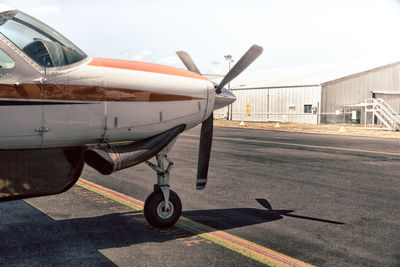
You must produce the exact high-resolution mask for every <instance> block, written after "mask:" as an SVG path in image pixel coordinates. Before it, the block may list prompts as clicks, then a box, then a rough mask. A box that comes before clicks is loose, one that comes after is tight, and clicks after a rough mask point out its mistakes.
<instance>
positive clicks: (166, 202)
mask: <svg viewBox="0 0 400 267" xmlns="http://www.w3.org/2000/svg"><path fill="white" fill-rule="evenodd" d="M156 160H157V165H155V164H153V163H151V162H149V161H146V163H147V165H149V166H150V168H152V169H153V170H155V171H156V172H157V184H155V185H154V191H153V193H151V194H150V195H149V196H148V197H147V199H146V201H145V203H144V217H145V218H146V220H147V222H148V223H149V224H150V225H152V226H153V227H156V228H166V227H171V226H173V225H174V224H175V223H176V221H177V220H178V219H179V217H180V216H181V213H182V202H181V200H180V199H179V197H178V195H177V194H176V193H175V192H174V191H172V190H170V189H169V172H170V170H171V168H172V165H173V163H172V161H171V160H170V159H169V158H168V157H167V155H166V154H165V153H163V152H160V153H158V154H157V155H156ZM164 160H165V161H166V162H167V163H168V166H167V168H164Z"/></svg>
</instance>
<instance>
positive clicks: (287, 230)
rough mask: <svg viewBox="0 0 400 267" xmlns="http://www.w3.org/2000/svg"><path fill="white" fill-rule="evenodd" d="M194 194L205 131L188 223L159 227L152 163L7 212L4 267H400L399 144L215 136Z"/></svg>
mask: <svg viewBox="0 0 400 267" xmlns="http://www.w3.org/2000/svg"><path fill="white" fill-rule="evenodd" d="M214 131H215V133H214V136H215V138H214V143H213V151H212V154H211V164H210V173H209V182H208V184H207V187H206V189H205V190H203V191H196V190H195V177H196V168H197V151H198V139H199V137H198V134H199V127H197V128H195V129H192V130H190V131H189V132H185V133H184V134H183V135H181V137H180V138H179V139H178V141H177V143H176V145H175V147H174V149H173V151H172V152H171V153H170V154H169V157H170V158H171V159H172V160H173V161H174V163H175V164H174V167H173V169H172V171H171V181H170V184H171V188H172V189H173V190H174V191H175V192H177V193H178V194H179V196H180V198H181V200H182V203H183V214H182V216H183V218H182V220H180V221H179V222H178V224H177V227H174V228H171V229H168V230H156V229H153V228H151V227H150V226H149V225H148V224H147V223H146V222H145V220H144V217H143V213H142V212H141V211H140V205H142V201H144V200H145V199H146V197H147V195H148V194H150V193H151V191H152V187H153V184H154V183H155V182H156V175H155V173H154V171H152V170H151V169H150V168H149V167H147V166H146V165H144V164H141V165H138V166H135V167H133V168H130V169H127V170H123V171H120V172H117V173H115V174H113V175H110V176H102V175H100V174H98V173H97V172H96V171H94V170H93V169H91V168H89V167H85V170H84V172H83V174H82V178H83V180H81V181H80V182H79V184H77V185H76V186H74V187H73V188H72V189H71V190H69V191H68V192H66V193H63V194H61V195H56V196H51V197H44V198H36V199H30V200H26V201H14V202H5V203H0V216H1V221H0V265H15V266H20V265H30V266H39V265H40V266H43V265H64V266H66V265H68V266H71V265H104V266H115V265H119V266H150V265H151V266H154V265H161V264H162V265H165V266H177V265H182V266H204V265H218V266H220V265H229V266H244V265H247V266H249V265H250V266H258V265H260V266H261V265H263V264H265V263H267V264H268V263H269V264H271V263H279V264H281V265H285V264H287V265H292V266H303V265H305V264H306V263H307V264H312V265H316V266H399V265H400V212H399V211H400V178H399V177H400V176H399V174H400V142H399V141H398V140H394V139H384V140H383V139H378V138H365V137H349V136H339V135H320V134H303V133H289V132H279V131H262V130H250V129H237V128H222V127H216V128H214Z"/></svg>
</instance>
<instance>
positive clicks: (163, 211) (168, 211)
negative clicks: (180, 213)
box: [157, 201, 174, 219]
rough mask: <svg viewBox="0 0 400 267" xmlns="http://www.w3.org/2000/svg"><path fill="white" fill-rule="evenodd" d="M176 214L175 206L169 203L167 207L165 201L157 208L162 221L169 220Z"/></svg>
mask: <svg viewBox="0 0 400 267" xmlns="http://www.w3.org/2000/svg"><path fill="white" fill-rule="evenodd" d="M173 213H174V205H172V203H171V202H168V207H166V206H165V201H162V202H161V203H160V204H159V205H158V207H157V214H158V216H160V217H161V218H162V219H168V218H169V217H171V216H172V214H173Z"/></svg>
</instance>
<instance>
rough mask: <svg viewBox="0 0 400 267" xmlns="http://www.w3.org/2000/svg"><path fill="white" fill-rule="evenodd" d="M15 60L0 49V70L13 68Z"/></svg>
mask: <svg viewBox="0 0 400 267" xmlns="http://www.w3.org/2000/svg"><path fill="white" fill-rule="evenodd" d="M14 65H15V62H14V60H13V59H12V58H10V56H9V55H7V54H6V53H5V52H4V51H3V50H1V49H0V70H2V69H12V68H14Z"/></svg>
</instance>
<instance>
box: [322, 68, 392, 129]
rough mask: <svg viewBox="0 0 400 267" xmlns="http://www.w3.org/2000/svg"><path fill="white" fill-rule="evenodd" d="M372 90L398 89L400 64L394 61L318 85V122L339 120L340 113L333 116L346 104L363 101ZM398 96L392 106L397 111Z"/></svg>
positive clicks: (341, 116)
mask: <svg viewBox="0 0 400 267" xmlns="http://www.w3.org/2000/svg"><path fill="white" fill-rule="evenodd" d="M372 91H400V63H399V62H397V63H394V64H390V65H386V66H382V67H379V68H376V69H373V70H369V71H366V72H363V73H360V74H355V75H352V76H349V77H345V78H342V79H338V80H335V81H332V82H328V83H325V84H322V86H321V113H322V114H321V122H322V123H341V122H342V121H343V115H336V111H337V110H343V108H344V107H346V106H348V105H355V104H361V103H364V102H365V100H366V99H367V98H371V97H372ZM396 101H400V98H397V100H394V99H391V105H393V108H395V110H396V111H397V112H399V111H400V110H399V109H400V102H396Z"/></svg>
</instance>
